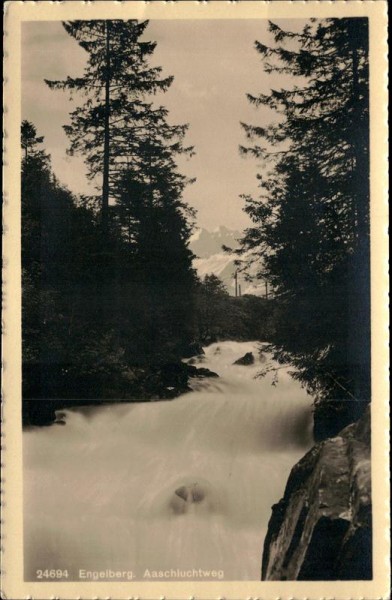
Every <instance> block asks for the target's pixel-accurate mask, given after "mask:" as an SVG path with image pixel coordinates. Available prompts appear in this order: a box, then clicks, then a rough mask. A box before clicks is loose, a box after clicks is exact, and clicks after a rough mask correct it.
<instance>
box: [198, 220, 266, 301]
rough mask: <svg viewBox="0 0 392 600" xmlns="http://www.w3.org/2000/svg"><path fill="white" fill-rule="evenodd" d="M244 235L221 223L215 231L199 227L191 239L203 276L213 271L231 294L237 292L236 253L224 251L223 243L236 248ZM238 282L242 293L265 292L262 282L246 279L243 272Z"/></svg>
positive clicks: (257, 293) (201, 275)
mask: <svg viewBox="0 0 392 600" xmlns="http://www.w3.org/2000/svg"><path fill="white" fill-rule="evenodd" d="M241 237H242V232H241V231H236V230H233V229H228V228H227V227H224V226H223V225H221V226H220V227H217V228H216V229H214V230H213V231H208V230H207V229H204V228H202V229H198V230H197V231H196V232H195V233H194V234H193V235H192V237H191V239H190V244H189V246H190V249H191V250H192V252H193V253H194V254H195V255H196V258H195V259H194V261H193V264H194V267H195V269H196V271H197V273H198V275H199V277H201V278H203V277H204V276H205V275H209V274H211V273H213V274H214V275H216V276H217V277H219V279H221V280H222V281H223V283H224V284H225V286H226V288H227V290H228V291H229V293H230V294H231V295H233V296H234V294H235V284H234V273H235V270H236V267H235V265H234V260H235V258H236V257H235V255H234V254H232V253H228V252H224V251H223V250H222V245H224V246H227V247H229V248H233V250H234V249H236V248H238V247H239V243H238V240H239V239H240V238H241ZM238 283H239V285H240V286H241V293H242V294H255V295H257V296H259V295H263V294H264V286H263V285H262V284H260V283H257V284H256V285H255V284H252V283H249V282H247V281H245V279H244V277H243V275H242V274H238Z"/></svg>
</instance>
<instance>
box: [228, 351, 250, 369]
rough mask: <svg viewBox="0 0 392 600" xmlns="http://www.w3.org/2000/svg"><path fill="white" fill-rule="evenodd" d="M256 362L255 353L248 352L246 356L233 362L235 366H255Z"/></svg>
mask: <svg viewBox="0 0 392 600" xmlns="http://www.w3.org/2000/svg"><path fill="white" fill-rule="evenodd" d="M254 362H255V357H254V356H253V352H247V353H246V354H244V356H241V358H239V359H238V360H236V361H235V362H233V365H246V366H248V365H253V363H254Z"/></svg>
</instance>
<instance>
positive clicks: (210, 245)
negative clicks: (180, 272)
mask: <svg viewBox="0 0 392 600" xmlns="http://www.w3.org/2000/svg"><path fill="white" fill-rule="evenodd" d="M241 236H242V232H241V231H234V230H232V229H227V227H224V226H223V225H221V226H220V227H217V228H216V229H214V230H213V231H208V230H207V229H203V228H202V229H198V230H197V231H196V232H195V233H194V234H193V235H192V237H191V240H190V242H191V243H190V247H191V250H192V252H194V254H196V256H197V257H198V258H209V257H210V256H212V255H213V254H219V253H221V252H222V245H225V246H228V247H229V248H238V246H239V244H238V239H239V238H240V237H241Z"/></svg>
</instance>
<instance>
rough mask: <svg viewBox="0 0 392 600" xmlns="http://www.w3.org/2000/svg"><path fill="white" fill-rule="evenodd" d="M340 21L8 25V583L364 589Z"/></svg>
mask: <svg viewBox="0 0 392 600" xmlns="http://www.w3.org/2000/svg"><path fill="white" fill-rule="evenodd" d="M65 4H77V3H68V2H66V3H65ZM101 4H109V5H110V3H101ZM125 4H126V3H125ZM163 4H164V3H163ZM175 4H179V5H184V4H189V3H186V2H179V3H175ZM196 4H197V3H196ZM207 4H208V3H207ZM215 4H221V3H215ZM228 4H230V3H228ZM238 4H240V3H238ZM247 4H249V3H247ZM271 4H272V3H271ZM278 4H282V3H278ZM287 4H295V3H287ZM310 4H311V3H310ZM332 4H333V3H332ZM363 4H364V5H366V4H369V3H366V2H364V3H363ZM381 4H383V3H381ZM180 8H181V7H180ZM146 14H147V13H146ZM336 14H337V16H327V17H325V18H324V17H322V16H313V17H310V18H305V17H303V16H302V15H301V11H300V10H297V12H296V13H293V11H291V12H290V13H289V14H288V16H282V15H281V14H279V15H278V16H277V17H276V18H274V17H273V15H272V11H271V15H272V16H271V17H270V16H269V15H268V16H265V17H261V16H260V17H254V18H249V17H247V18H208V15H207V16H206V17H205V18H187V17H186V15H185V13H184V16H183V17H182V18H170V16H168V15H166V16H165V17H164V18H154V17H152V18H149V16H148V14H147V16H146V18H133V17H132V16H131V17H130V18H128V17H120V18H118V17H117V16H116V13H115V11H113V17H110V18H107V16H105V17H101V16H100V15H98V14H97V13H96V14H94V15H93V13H88V12H86V15H87V17H86V18H81V17H80V14H79V13H78V14H77V16H76V17H75V18H72V17H71V18H67V19H62V18H55V16H54V15H52V16H51V18H50V20H49V19H48V20H36V19H34V20H24V21H23V22H22V23H21V29H20V48H21V50H20V52H21V71H20V72H21V82H20V95H21V108H20V122H19V131H20V143H19V148H20V156H21V164H20V223H21V238H20V239H21V249H20V260H21V262H20V264H21V398H22V399H21V407H20V415H21V435H22V452H23V462H22V472H23V493H22V501H23V550H22V553H23V581H24V582H26V583H27V582H34V584H35V583H36V582H39V583H41V584H44V583H51V584H54V583H59V584H60V583H61V584H63V583H67V582H68V583H70V582H78V583H92V582H93V583H94V584H97V583H103V582H106V583H107V582H126V583H135V585H136V583H138V584H140V583H141V582H143V583H150V584H151V583H160V584H163V583H165V582H166V583H170V582H218V583H219V582H339V581H344V582H357V584H358V582H369V581H372V580H373V578H374V576H375V568H376V571H377V566H376V567H375V563H374V559H375V554H374V552H373V543H374V531H373V526H372V523H373V521H374V514H373V501H374V498H373V497H374V494H375V493H376V492H375V488H374V483H372V452H373V449H371V445H372V444H373V445H374V443H377V440H374V436H373V435H372V419H373V415H374V410H375V409H374V406H375V403H376V409H377V402H378V400H380V401H381V399H380V398H379V397H378V396H377V397H375V395H374V381H373V380H374V377H378V376H379V375H377V373H376V374H375V371H374V364H375V360H374V352H375V350H374V348H375V346H374V344H373V342H372V340H373V339H374V335H375V334H374V332H373V330H372V327H373V318H372V314H373V313H372V311H373V308H374V306H373V303H374V294H372V281H373V280H372V270H371V256H372V254H371V227H372V226H373V225H372V219H371V214H373V213H371V189H372V188H371V170H370V167H371V162H372V157H373V154H372V145H371V139H372V138H371V112H370V81H371V77H372V68H374V65H375V62H374V61H376V62H377V57H376V58H375V57H374V56H371V55H370V52H369V48H370V26H369V16H367V14H366V12H365V14H364V15H362V16H361V15H360V14H355V16H344V15H343V16H342V15H340V14H339V13H338V12H336ZM91 15H93V16H91ZM370 59H372V60H370ZM372 202H373V200H372ZM372 367H373V368H372ZM372 390H373V391H372ZM385 551H386V549H385ZM377 572H378V571H377ZM287 585H289V584H288V583H287ZM32 589H33V588H32ZM132 589H133V588H132ZM135 589H136V588H135ZM161 589H164V588H161ZM260 589H262V588H260ZM284 589H286V588H284ZM347 589H348V588H347ZM352 589H353V590H357V589H358V590H359V589H360V585H359V587H355V588H352ZM288 591H289V588H287V590H286V591H285V594H286V593H288ZM355 593H357V592H356V591H355ZM262 595H263V594H262ZM278 595H281V596H282V597H283V593H282V594H278ZM354 595H355V594H354V593H352V594H351V596H350V597H354ZM149 597H150V596H149ZM176 597H179V596H176ZM211 597H212V596H211ZM284 597H286V596H284ZM301 597H302V596H301ZM380 597H381V596H380ZM355 598H359V595H357V596H355ZM385 598H386V596H385Z"/></svg>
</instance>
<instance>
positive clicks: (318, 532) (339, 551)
mask: <svg viewBox="0 0 392 600" xmlns="http://www.w3.org/2000/svg"><path fill="white" fill-rule="evenodd" d="M371 548H372V529H371V480H370V409H369V407H368V408H367V410H366V412H365V413H364V415H363V416H362V417H361V419H360V420H359V421H357V422H356V423H353V424H352V425H349V426H348V427H346V428H345V429H343V430H342V431H341V432H340V433H339V434H338V435H337V436H336V437H333V438H329V439H327V440H324V441H323V442H320V443H319V444H317V445H316V446H314V447H313V448H312V449H311V450H310V451H309V452H308V453H307V454H306V455H305V456H304V457H303V458H302V459H301V460H300V461H299V462H298V463H297V464H296V465H295V466H294V467H293V469H292V471H291V474H290V477H289V479H288V482H287V485H286V490H285V493H284V496H283V498H282V499H281V500H280V502H278V504H275V505H274V506H273V507H272V516H271V519H270V522H269V525H268V532H267V536H266V539H265V543H264V552H263V565H262V580H320V581H322V580H339V579H341V580H350V579H352V580H355V579H360V580H361V579H362V580H363V579H371V578H372V553H371Z"/></svg>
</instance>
